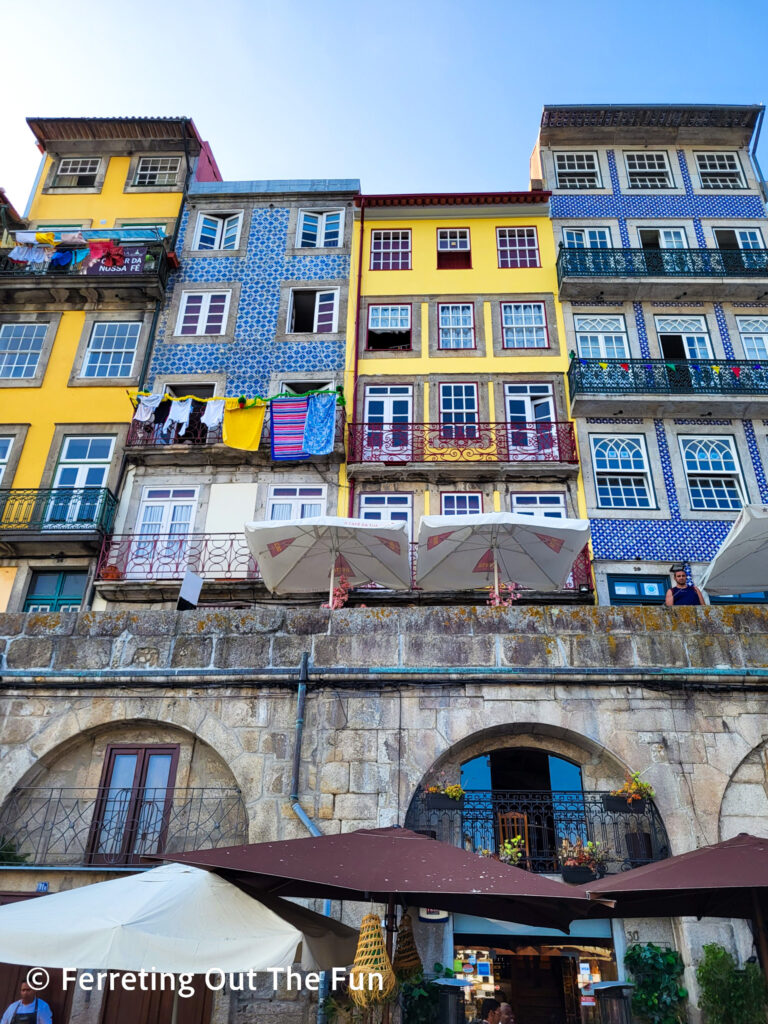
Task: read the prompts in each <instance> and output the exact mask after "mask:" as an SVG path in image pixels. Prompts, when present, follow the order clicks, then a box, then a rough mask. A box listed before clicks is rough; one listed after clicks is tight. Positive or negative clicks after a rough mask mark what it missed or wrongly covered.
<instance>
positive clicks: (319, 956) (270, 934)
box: [0, 864, 358, 974]
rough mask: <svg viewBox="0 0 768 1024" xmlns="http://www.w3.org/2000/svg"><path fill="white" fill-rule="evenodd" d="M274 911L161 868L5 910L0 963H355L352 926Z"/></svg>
mask: <svg viewBox="0 0 768 1024" xmlns="http://www.w3.org/2000/svg"><path fill="white" fill-rule="evenodd" d="M270 904H271V906H273V907H277V908H285V914H286V917H285V918H283V917H281V916H280V915H279V912H278V913H276V912H275V910H273V909H270V908H269V907H267V906H265V905H264V904H263V903H260V902H259V901H258V900H255V899H253V898H252V897H251V896H248V895H246V894H245V893H244V892H242V891H241V890H240V889H238V888H237V886H236V885H233V884H232V883H231V882H227V881H226V880H225V879H223V878H220V877H219V876H218V875H215V874H213V873H211V872H209V871H204V870H202V869H201V868H195V867H191V866H189V865H185V864H164V865H162V866H161V867H157V868H152V869H151V870H150V871H143V872H141V873H140V874H136V875H129V876H127V877H125V878H119V879H115V880H113V881H110V882H97V883H96V884H94V885H84V886H82V887H80V888H77V889H68V890H67V891H66V892H58V893H54V894H53V895H51V896H44V897H40V898H39V899H36V900H24V901H22V902H20V903H12V904H10V905H8V906H5V907H0V962H2V963H11V964H39V965H40V966H42V967H72V968H86V967H87V968H93V969H111V970H124V971H140V970H146V971H166V972H168V973H171V974H181V973H187V972H188V973H190V974H204V973H205V972H206V971H209V970H211V969H212V968H219V969H221V970H222V971H225V972H227V973H228V972H230V971H231V972H233V973H240V972H247V971H251V970H252V971H261V970H267V969H268V968H270V967H288V966H290V965H291V964H293V963H296V962H297V961H299V960H300V962H301V965H302V967H303V968H304V969H318V970H325V969H327V968H331V967H334V966H344V965H346V964H350V963H352V961H353V960H354V956H355V948H356V942H357V937H358V933H357V932H356V931H354V929H352V928H348V927H347V926H346V925H343V924H341V923H340V922H338V921H334V920H332V919H331V918H326V917H322V916H321V915H320V914H315V913H313V912H312V911H310V910H306V909H305V908H304V907H299V906H297V905H296V904H292V903H288V902H287V901H285V900H274V901H273V900H270ZM299 946H301V949H300V950H299Z"/></svg>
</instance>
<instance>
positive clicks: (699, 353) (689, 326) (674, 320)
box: [654, 316, 712, 383]
mask: <svg viewBox="0 0 768 1024" xmlns="http://www.w3.org/2000/svg"><path fill="white" fill-rule="evenodd" d="M654 319H655V321H656V331H657V332H658V335H659V344H660V346H661V353H662V355H663V357H664V358H665V359H668V360H671V361H672V362H674V360H676V359H680V360H685V361H688V360H692V359H694V360H695V359H711V358H712V347H711V345H710V343H709V333H708V331H707V321H706V319H705V318H704V317H703V316H657V317H655V318H654ZM668 369H669V372H670V373H672V374H674V373H675V371H676V367H675V369H673V368H672V366H671V365H670V367H669V368H668ZM685 373H687V374H688V376H687V377H686V378H684V379H685V380H686V381H687V382H688V383H690V380H691V378H690V371H689V370H687V369H685ZM681 380H682V379H681Z"/></svg>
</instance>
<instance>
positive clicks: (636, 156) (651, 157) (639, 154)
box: [624, 150, 675, 192]
mask: <svg viewBox="0 0 768 1024" xmlns="http://www.w3.org/2000/svg"><path fill="white" fill-rule="evenodd" d="M643 161H645V162H656V163H659V162H660V163H661V165H662V166H657V167H651V168H649V167H646V168H642V169H641V168H638V167H630V163H631V162H635V163H642V162H643ZM624 168H625V170H626V174H627V187H628V188H630V189H632V191H638V192H641V191H645V192H653V191H655V190H656V189H670V188H674V187H675V179H674V177H673V175H672V168H671V166H670V163H669V156H668V155H667V153H666V152H665V151H664V150H628V151H626V152H625V153H624ZM662 174H663V175H664V176H665V178H666V184H665V185H658V184H647V183H646V184H644V185H633V184H632V176H633V175H636V176H637V177H643V176H646V177H648V178H650V177H654V176H656V175H659V176H660V175H662Z"/></svg>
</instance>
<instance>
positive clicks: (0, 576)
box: [0, 566, 16, 612]
mask: <svg viewBox="0 0 768 1024" xmlns="http://www.w3.org/2000/svg"><path fill="white" fill-rule="evenodd" d="M15 577H16V567H15V566H10V567H8V568H3V567H2V566H0V612H4V611H5V609H6V608H7V607H8V599H9V598H10V596H11V587H12V586H13V581H14V579H15Z"/></svg>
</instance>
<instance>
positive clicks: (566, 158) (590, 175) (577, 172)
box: [555, 153, 602, 191]
mask: <svg viewBox="0 0 768 1024" xmlns="http://www.w3.org/2000/svg"><path fill="white" fill-rule="evenodd" d="M555 173H556V175H557V187H558V188H567V189H572V190H574V191H578V190H580V189H590V188H601V187H602V181H601V180H600V166H599V164H598V162H597V153H555Z"/></svg>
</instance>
